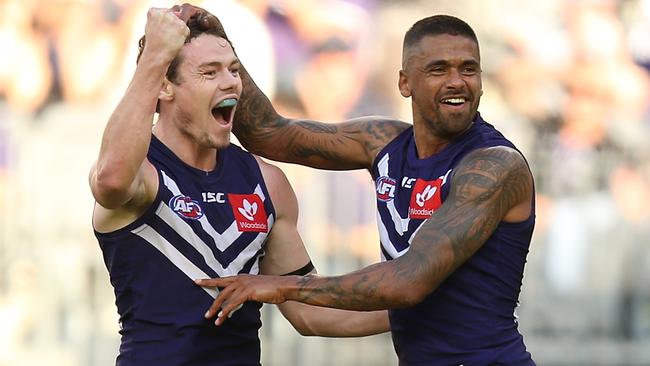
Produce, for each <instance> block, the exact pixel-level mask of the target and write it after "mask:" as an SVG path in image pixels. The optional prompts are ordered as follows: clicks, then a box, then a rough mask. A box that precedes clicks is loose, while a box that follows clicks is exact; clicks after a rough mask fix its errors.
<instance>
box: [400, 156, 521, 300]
mask: <svg viewBox="0 0 650 366" xmlns="http://www.w3.org/2000/svg"><path fill="white" fill-rule="evenodd" d="M449 184H450V189H449V195H448V197H447V199H446V200H445V202H444V203H443V205H442V206H440V208H439V209H438V210H437V211H435V212H434V213H433V214H432V216H431V217H430V218H429V219H427V220H426V221H425V222H424V223H423V224H422V226H421V227H420V229H419V230H418V232H417V234H416V236H415V237H414V240H413V243H412V244H411V246H410V248H409V251H408V252H407V254H406V255H404V256H403V257H401V258H400V259H402V261H407V262H409V263H405V264H404V265H403V267H402V268H403V270H404V271H405V272H408V271H413V272H414V273H417V275H424V276H425V278H429V279H430V280H429V281H428V282H427V284H428V286H429V288H427V290H428V291H430V290H431V289H433V288H435V287H437V286H438V285H439V284H440V282H442V281H443V280H444V279H445V278H446V277H447V276H448V275H449V274H451V272H453V271H454V270H455V269H456V268H458V267H459V266H460V265H461V264H462V263H464V262H465V261H466V260H467V259H468V258H469V257H471V256H472V255H473V254H474V253H475V252H476V251H477V250H478V249H479V248H480V247H481V246H482V245H483V244H484V243H485V241H486V240H487V239H488V238H489V237H490V236H491V235H492V233H493V232H494V230H495V229H496V227H497V225H498V224H499V223H500V222H501V221H502V220H503V218H504V217H505V215H506V214H507V213H508V211H509V210H511V209H512V208H513V207H515V206H517V205H518V204H520V203H522V202H526V201H530V200H531V198H532V176H531V174H530V170H529V169H528V165H527V164H526V162H525V161H524V159H523V157H522V156H521V154H520V153H519V152H517V151H516V150H513V149H510V148H507V147H492V148H486V149H480V150H477V151H475V152H472V153H470V154H469V155H468V156H467V157H465V158H464V159H463V160H462V161H461V163H460V164H459V165H458V166H457V167H456V168H455V171H454V173H453V176H452V177H451V180H450V182H449ZM413 275H414V276H415V274H413Z"/></svg>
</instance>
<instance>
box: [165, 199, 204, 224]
mask: <svg viewBox="0 0 650 366" xmlns="http://www.w3.org/2000/svg"><path fill="white" fill-rule="evenodd" d="M169 207H171V209H172V210H174V212H176V214H177V215H178V216H180V217H182V218H185V219H192V220H198V219H200V218H201V217H203V209H201V206H199V203H198V202H196V201H194V200H193V199H192V198H190V197H189V196H184V195H182V194H179V195H176V196H174V197H172V199H170V200H169Z"/></svg>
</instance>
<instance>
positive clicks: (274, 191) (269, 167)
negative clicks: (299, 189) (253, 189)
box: [253, 155, 298, 217]
mask: <svg viewBox="0 0 650 366" xmlns="http://www.w3.org/2000/svg"><path fill="white" fill-rule="evenodd" d="M253 157H254V158H255V160H256V161H257V164H258V165H259V167H260V171H261V172H262V177H263V178H264V184H265V185H266V188H267V190H268V191H269V195H270V196H271V201H272V202H273V206H274V207H275V211H276V213H277V215H278V217H281V216H285V215H286V214H287V213H290V212H294V211H296V210H297V207H298V203H297V199H296V194H295V193H294V191H293V188H292V187H291V183H289V179H287V176H286V175H285V174H284V172H283V171H282V169H280V168H279V167H277V166H275V165H273V164H269V163H268V162H266V161H264V159H262V158H260V157H259V156H256V155H253Z"/></svg>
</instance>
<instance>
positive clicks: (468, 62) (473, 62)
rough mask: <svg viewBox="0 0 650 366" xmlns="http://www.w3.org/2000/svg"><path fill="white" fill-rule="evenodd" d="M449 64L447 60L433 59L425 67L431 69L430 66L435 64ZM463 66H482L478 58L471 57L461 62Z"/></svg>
mask: <svg viewBox="0 0 650 366" xmlns="http://www.w3.org/2000/svg"><path fill="white" fill-rule="evenodd" d="M448 65H449V61H447V60H433V61H431V62H429V63H428V64H426V65H425V66H424V69H425V70H428V69H430V68H432V67H434V66H448ZM461 66H480V64H479V63H478V61H476V60H472V59H469V60H464V61H463V62H462V63H461Z"/></svg>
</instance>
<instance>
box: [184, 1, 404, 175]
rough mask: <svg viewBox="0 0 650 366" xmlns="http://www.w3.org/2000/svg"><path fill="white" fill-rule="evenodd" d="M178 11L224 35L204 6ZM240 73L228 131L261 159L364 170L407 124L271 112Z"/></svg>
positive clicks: (270, 108) (247, 76) (244, 71)
mask: <svg viewBox="0 0 650 366" xmlns="http://www.w3.org/2000/svg"><path fill="white" fill-rule="evenodd" d="M180 9H181V11H182V12H183V13H184V14H187V16H188V18H189V17H190V16H197V17H199V18H198V19H199V21H200V22H201V23H202V24H203V25H204V26H205V27H209V28H216V29H218V30H219V31H220V32H224V33H225V31H224V28H223V25H222V24H221V22H220V21H219V19H218V18H217V17H215V16H214V15H212V14H210V13H209V12H208V11H207V10H205V9H202V8H200V7H197V6H193V5H190V4H183V5H182V6H180ZM240 75H241V79H242V84H243V91H242V95H241V99H240V100H239V102H238V104H237V109H236V111H235V121H234V124H233V133H234V134H235V135H236V136H237V138H238V139H239V141H240V142H241V143H242V145H244V147H245V148H246V149H248V151H250V152H252V153H253V154H256V155H260V156H263V157H265V158H269V159H272V160H277V161H284V162H289V163H296V164H302V165H307V166H311V167H314V168H320V169H332V170H347V169H361V168H366V169H370V168H371V166H372V163H373V160H374V158H375V156H376V155H377V154H378V153H379V150H381V148H382V147H384V146H385V145H386V144H387V143H388V142H389V141H391V140H392V139H393V138H395V137H396V136H397V135H399V134H400V132H402V131H404V130H405V129H406V128H408V127H409V126H410V124H408V123H405V122H401V121H398V120H394V119H388V118H384V117H363V118H357V119H351V120H348V121H345V122H341V123H323V122H317V121H309V120H297V119H290V118H285V117H283V116H281V115H279V114H278V113H277V112H276V111H275V109H274V108H273V105H272V104H271V102H270V101H269V99H268V98H267V97H266V95H264V93H262V91H261V90H260V89H259V88H258V87H257V85H255V82H254V81H253V79H252V78H251V76H250V75H249V74H248V72H247V71H246V69H245V68H244V67H243V66H242V68H241V70H240ZM333 92H336V91H333Z"/></svg>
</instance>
